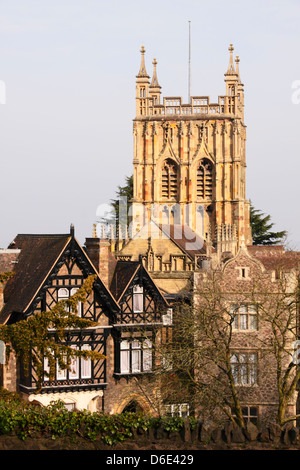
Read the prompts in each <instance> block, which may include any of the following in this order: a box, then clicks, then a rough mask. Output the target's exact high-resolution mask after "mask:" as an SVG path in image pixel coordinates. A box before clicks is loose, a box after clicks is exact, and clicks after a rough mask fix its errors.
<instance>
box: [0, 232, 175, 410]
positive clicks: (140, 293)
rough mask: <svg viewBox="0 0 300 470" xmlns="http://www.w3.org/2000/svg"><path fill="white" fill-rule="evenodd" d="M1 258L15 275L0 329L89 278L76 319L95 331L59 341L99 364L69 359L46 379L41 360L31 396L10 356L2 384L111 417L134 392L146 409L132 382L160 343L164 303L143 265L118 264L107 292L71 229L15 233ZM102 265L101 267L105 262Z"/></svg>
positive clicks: (30, 383) (75, 332) (31, 377)
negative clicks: (10, 258)
mask: <svg viewBox="0 0 300 470" xmlns="http://www.w3.org/2000/svg"><path fill="white" fill-rule="evenodd" d="M8 253H13V255H14V256H15V264H14V269H13V271H14V275H13V276H12V277H11V279H9V281H8V282H7V284H6V286H5V289H4V306H3V308H2V310H1V314H0V321H1V323H2V324H11V323H14V322H17V321H20V320H25V319H26V318H29V317H30V316H31V315H34V314H35V313H37V312H45V311H49V310H51V309H52V308H53V307H54V306H55V305H56V304H57V302H58V301H59V300H62V299H68V298H70V297H71V296H72V295H73V294H74V293H75V292H76V291H77V290H78V289H79V288H80V287H81V286H82V284H83V282H84V280H85V279H86V278H87V277H88V276H90V275H93V276H94V277H95V280H94V283H93V289H92V292H91V293H90V294H88V295H87V298H86V300H85V302H81V303H78V309H77V312H76V313H75V314H77V315H79V316H80V317H82V318H84V319H87V320H91V321H93V322H95V326H93V327H91V326H89V327H87V328H81V329H79V328H69V329H68V330H67V331H66V334H65V341H66V344H67V345H68V346H71V347H72V348H76V349H79V350H87V349H88V350H91V351H97V352H99V353H101V354H102V355H104V356H105V358H103V359H101V360H91V359H87V358H85V359H84V358H83V357H76V356H74V358H73V360H72V364H71V367H70V368H69V369H63V368H60V367H59V365H58V364H57V367H56V371H55V377H54V378H52V376H51V379H50V378H49V376H48V375H47V372H48V371H49V364H48V361H47V360H46V359H45V363H44V370H45V376H44V380H43V381H42V384H41V385H42V386H41V389H38V390H37V383H38V375H37V371H36V370H35V368H34V365H33V364H31V368H30V373H29V374H25V373H24V369H23V367H22V361H20V360H18V361H17V360H16V358H15V357H14V356H12V357H11V359H10V361H9V363H8V364H6V365H2V366H1V367H2V371H1V372H2V374H1V382H2V383H1V385H2V386H4V387H6V388H8V389H10V390H12V391H15V390H16V391H19V392H20V393H21V394H22V395H23V396H24V397H25V398H27V399H28V400H29V401H34V402H37V403H40V404H41V405H47V404H49V403H50V402H51V401H56V400H62V401H63V402H64V403H65V404H66V406H67V407H68V408H70V409H72V408H77V409H89V410H91V411H95V410H98V411H99V410H100V411H106V412H111V413H113V412H115V411H116V410H118V411H122V410H123V408H125V407H126V404H128V403H130V402H132V396H133V390H134V391H135V393H134V396H135V400H134V402H135V403H139V406H140V407H141V408H142V409H145V407H146V409H147V410H148V409H149V405H148V404H147V403H144V400H143V399H141V398H140V397H139V396H138V393H136V380H140V379H141V376H143V375H147V374H148V375H149V373H151V371H152V365H153V364H154V354H153V352H154V349H153V347H152V345H153V342H154V341H156V340H157V338H158V337H159V334H158V332H159V330H160V329H161V328H162V326H163V323H164V319H165V317H163V314H166V313H167V308H168V304H167V302H166V300H165V299H164V297H163V295H162V294H161V293H160V291H159V289H158V288H157V286H156V285H155V283H154V282H153V280H152V279H151V277H150V275H149V273H148V272H147V271H146V269H145V268H144V267H143V266H142V264H141V263H139V262H118V263H117V264H116V267H115V270H114V272H113V278H112V282H111V289H109V288H108V287H107V286H106V285H105V284H104V282H103V281H102V279H101V273H99V271H98V269H99V266H97V267H96V266H95V264H94V263H93V262H92V261H91V259H90V258H89V256H88V250H86V249H84V248H82V247H81V246H80V244H79V243H78V241H77V240H76V238H75V236H74V229H73V228H71V231H70V233H69V234H63V235H18V236H17V237H16V238H15V239H14V241H13V243H12V244H11V245H10V246H9V248H8V251H7V250H6V252H5V255H6V257H7V255H8ZM15 254H17V257H16V255H15ZM3 256H4V253H3ZM106 262H108V259H106ZM101 263H102V266H104V265H105V256H104V259H103V257H101ZM49 334H55V331H52V332H50V331H49ZM123 378H125V380H126V384H127V385H126V387H123V385H122V383H123V382H122V379H123ZM120 384H121V387H120ZM37 392H38V393H37Z"/></svg>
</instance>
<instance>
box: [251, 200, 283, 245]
mask: <svg viewBox="0 0 300 470" xmlns="http://www.w3.org/2000/svg"><path fill="white" fill-rule="evenodd" d="M250 225H251V229H252V238H253V245H275V244H277V243H282V241H283V239H284V238H285V237H286V236H287V231H286V230H282V231H281V232H280V231H279V232H272V231H271V229H272V227H273V226H274V224H273V223H272V222H271V216H270V215H265V214H263V213H262V212H261V211H260V210H258V209H254V207H253V205H252V204H251V203H250Z"/></svg>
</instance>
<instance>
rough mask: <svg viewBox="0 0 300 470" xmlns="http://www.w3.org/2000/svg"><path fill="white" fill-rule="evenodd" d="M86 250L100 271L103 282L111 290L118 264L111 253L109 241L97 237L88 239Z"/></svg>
mask: <svg viewBox="0 0 300 470" xmlns="http://www.w3.org/2000/svg"><path fill="white" fill-rule="evenodd" d="M85 250H86V253H87V255H88V257H89V258H90V260H91V261H92V263H93V265H94V266H95V268H96V270H97V271H98V274H99V277H100V279H101V281H102V282H103V283H104V284H105V286H106V287H107V288H108V289H109V288H110V283H111V280H112V277H113V273H114V269H115V266H116V263H117V261H116V259H115V257H114V255H113V254H112V253H111V250H110V241H109V239H108V238H98V237H96V236H93V238H86V239H85Z"/></svg>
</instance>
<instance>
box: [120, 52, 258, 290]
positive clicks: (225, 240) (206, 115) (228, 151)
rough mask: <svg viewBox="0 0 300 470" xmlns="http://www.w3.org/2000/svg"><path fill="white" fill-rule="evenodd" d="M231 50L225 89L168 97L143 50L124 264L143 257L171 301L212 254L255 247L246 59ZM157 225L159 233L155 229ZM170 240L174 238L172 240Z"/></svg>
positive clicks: (187, 286) (122, 246)
mask: <svg viewBox="0 0 300 470" xmlns="http://www.w3.org/2000/svg"><path fill="white" fill-rule="evenodd" d="M233 50H234V49H233V46H232V45H230V47H229V52H230V56H229V65H228V69H227V71H226V72H225V92H224V95H221V96H219V98H218V101H217V103H211V102H210V98H209V97H208V96H202V95H198V96H192V97H191V98H190V102H189V103H186V104H185V103H183V101H182V98H180V97H162V96H161V86H160V85H159V82H158V75H157V62H156V59H154V60H153V74H152V79H150V77H149V75H148V73H147V71H146V65H145V49H144V47H142V49H141V65H140V69H139V72H138V75H137V77H136V116H135V118H134V120H133V140H134V143H133V149H134V150H133V199H132V201H130V203H131V206H130V224H129V229H128V233H126V235H125V236H124V237H123V240H122V243H121V244H120V241H119V240H118V242H117V243H116V240H115V239H113V240H112V250H113V251H114V252H115V255H116V257H117V258H118V259H130V260H138V259H139V258H140V257H142V258H143V262H144V265H145V266H146V267H147V269H148V270H149V272H151V273H152V276H153V278H154V279H155V280H156V282H157V283H158V285H159V287H160V288H161V289H162V291H163V292H164V293H165V294H166V295H169V296H173V297H174V296H176V294H177V293H179V294H180V295H181V294H182V292H183V291H184V290H187V291H188V290H189V289H190V287H191V285H192V276H191V271H193V270H195V269H199V267H201V263H202V262H203V261H204V262H205V259H206V257H207V256H208V257H211V256H212V257H213V258H214V260H216V261H217V260H219V259H220V258H221V257H222V254H223V253H224V252H231V253H232V254H233V255H235V254H236V253H237V252H238V249H239V246H240V245H241V243H245V244H246V245H249V244H251V243H252V239H251V229H250V224H249V201H248V200H247V199H246V125H245V123H244V86H243V84H242V82H241V79H240V74H239V58H238V57H236V59H235V61H234V57H233ZM153 227H154V230H153ZM166 238H168V239H169V241H166Z"/></svg>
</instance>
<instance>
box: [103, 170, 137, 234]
mask: <svg viewBox="0 0 300 470" xmlns="http://www.w3.org/2000/svg"><path fill="white" fill-rule="evenodd" d="M132 197H133V175H132V176H126V177H125V185H124V186H118V189H117V191H116V198H115V199H111V201H110V206H111V213H110V216H109V217H106V218H104V219H103V220H101V222H103V223H105V224H107V225H114V226H115V227H116V228H117V229H119V225H120V222H121V221H120V201H121V199H122V198H126V201H127V207H126V215H127V216H128V211H129V206H130V201H131V199H132ZM122 222H124V221H122ZM126 224H127V225H128V219H127V220H126Z"/></svg>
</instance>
